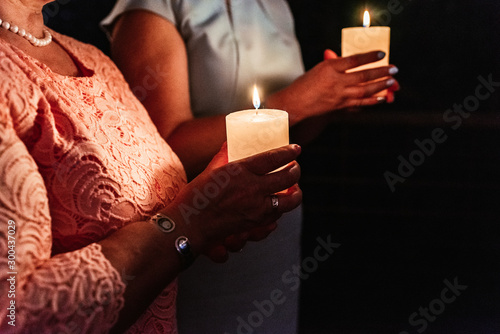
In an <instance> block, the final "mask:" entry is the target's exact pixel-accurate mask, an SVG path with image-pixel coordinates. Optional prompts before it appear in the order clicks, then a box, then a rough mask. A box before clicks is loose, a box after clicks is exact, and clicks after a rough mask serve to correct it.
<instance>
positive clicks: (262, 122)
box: [226, 87, 289, 161]
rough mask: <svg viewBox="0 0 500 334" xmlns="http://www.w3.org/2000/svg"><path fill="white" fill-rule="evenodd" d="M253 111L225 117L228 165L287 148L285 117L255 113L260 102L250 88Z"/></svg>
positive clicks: (275, 112) (276, 112)
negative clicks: (255, 155) (230, 162)
mask: <svg viewBox="0 0 500 334" xmlns="http://www.w3.org/2000/svg"><path fill="white" fill-rule="evenodd" d="M253 96H254V98H253V104H254V107H255V109H248V110H242V111H237V112H233V113H230V114H229V115H227V116H226V134H227V151H228V159H229V161H234V160H239V159H243V158H246V157H248V156H251V155H254V154H258V153H261V152H265V151H269V150H272V149H274V148H278V147H282V146H285V145H288V143H289V137H288V113H287V112H286V111H283V110H277V109H258V108H259V107H260V99H259V95H258V92H257V87H254V95H253Z"/></svg>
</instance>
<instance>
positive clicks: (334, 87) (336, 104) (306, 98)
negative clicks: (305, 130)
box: [266, 50, 399, 125]
mask: <svg viewBox="0 0 500 334" xmlns="http://www.w3.org/2000/svg"><path fill="white" fill-rule="evenodd" d="M383 57H384V54H383V53H381V52H379V51H373V52H368V53H364V54H358V55H353V56H350V57H343V58H342V57H337V55H336V54H335V53H334V52H333V51H331V50H327V51H325V57H324V58H325V60H324V61H322V62H321V63H319V64H318V65H316V66H315V67H313V68H312V69H311V70H309V71H308V72H306V73H305V74H304V75H302V76H300V77H299V78H298V79H297V80H295V81H294V82H293V83H292V84H291V85H290V86H288V87H287V88H284V89H283V90H281V91H279V92H277V93H276V94H273V95H271V96H270V97H269V98H268V100H267V103H266V107H269V108H274V107H279V108H280V109H284V110H287V111H288V113H289V114H290V124H291V125H293V124H296V123H298V122H300V121H302V120H304V119H306V118H308V117H311V116H319V115H322V114H325V113H327V112H330V111H333V110H339V109H344V108H351V107H360V106H368V105H374V104H377V103H381V102H384V101H385V100H387V101H388V102H392V100H393V99H394V95H393V92H394V91H395V90H397V89H398V87H399V85H398V83H397V81H396V80H395V79H394V78H393V75H394V74H396V73H397V68H396V67H395V66H392V65H390V66H381V67H377V68H374V69H368V70H362V71H357V72H351V73H346V71H347V70H349V69H352V68H356V67H358V66H360V65H364V64H368V63H372V62H375V61H378V60H380V59H382V58H383ZM385 89H389V91H390V93H389V95H388V97H387V98H386V99H385V100H384V99H380V98H378V97H377V96H375V95H374V94H376V93H378V92H380V91H382V90H385Z"/></svg>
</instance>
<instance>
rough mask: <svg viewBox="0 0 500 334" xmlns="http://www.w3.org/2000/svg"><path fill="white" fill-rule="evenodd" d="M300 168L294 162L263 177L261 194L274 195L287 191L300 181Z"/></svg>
mask: <svg viewBox="0 0 500 334" xmlns="http://www.w3.org/2000/svg"><path fill="white" fill-rule="evenodd" d="M300 173H301V171H300V166H299V164H298V163H297V162H296V161H293V162H291V163H289V164H288V165H286V166H285V167H284V168H283V169H281V170H279V171H277V172H273V173H270V174H267V175H264V176H263V180H262V193H263V194H265V195H268V194H274V193H277V192H280V191H282V190H285V189H288V188H290V187H291V186H293V185H294V184H296V183H297V182H299V179H300Z"/></svg>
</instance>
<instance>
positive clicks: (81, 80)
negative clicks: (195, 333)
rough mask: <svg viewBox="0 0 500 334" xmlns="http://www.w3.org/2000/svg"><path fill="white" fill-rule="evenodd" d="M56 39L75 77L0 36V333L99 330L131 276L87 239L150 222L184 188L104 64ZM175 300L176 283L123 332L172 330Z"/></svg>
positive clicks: (170, 157) (171, 158)
mask: <svg viewBox="0 0 500 334" xmlns="http://www.w3.org/2000/svg"><path fill="white" fill-rule="evenodd" d="M54 39H55V41H56V42H57V43H59V44H60V45H61V46H62V47H63V48H65V49H66V50H67V52H68V53H69V54H70V55H71V56H72V58H73V60H74V61H75V63H76V64H77V66H79V68H80V69H81V71H82V73H83V74H84V76H82V77H68V76H62V75H59V74H57V73H54V72H52V71H51V70H50V68H48V67H47V66H45V65H44V64H42V63H40V62H38V61H37V60H35V59H33V58H31V57H29V56H27V55H26V54H24V53H23V52H22V51H20V50H19V49H17V48H15V47H14V46H12V45H10V44H8V43H6V42H5V41H2V40H1V39H0V267H1V268H0V332H2V333H6V332H15V333H105V332H107V331H108V330H109V329H110V327H111V326H112V325H113V324H114V323H115V322H116V320H117V317H118V312H119V311H120V309H121V308H122V306H123V303H124V299H123V293H124V289H125V284H126V283H127V281H128V280H132V279H134V278H133V276H131V275H129V274H128V273H119V272H117V271H116V270H115V269H114V268H113V267H112V266H111V264H110V263H109V262H108V260H107V259H106V258H105V257H104V256H103V254H102V252H101V249H100V246H99V245H98V244H96V243H95V242H96V241H99V240H101V239H102V238H105V237H106V236H108V235H109V234H111V233H113V231H116V230H118V229H120V228H121V227H123V226H124V225H126V224H128V223H130V222H133V221H137V220H139V219H145V218H147V217H149V216H151V215H152V214H153V213H155V212H156V211H157V210H158V209H159V208H161V207H163V206H165V205H166V204H167V203H169V202H170V201H171V200H172V199H173V198H174V197H175V196H176V194H177V192H178V191H179V189H180V188H181V187H182V186H183V185H184V184H185V182H186V177H185V174H184V171H183V168H182V165H181V163H180V161H179V160H178V158H177V156H176V155H175V154H174V153H173V152H172V150H171V149H170V147H169V146H168V145H167V144H166V143H165V141H164V140H163V139H162V138H161V137H160V135H159V134H158V132H157V130H156V128H155V126H154V125H153V123H152V122H151V120H150V118H149V116H148V114H147V112H146V110H145V109H144V108H143V106H142V105H141V104H140V102H139V101H138V100H137V99H136V98H135V97H134V95H133V94H132V92H131V90H130V89H129V87H128V85H127V84H126V83H125V80H124V79H123V77H122V75H121V73H120V72H119V71H118V70H117V69H116V67H115V66H114V64H113V63H112V62H111V61H110V60H109V59H108V58H107V57H106V56H104V55H103V54H102V53H100V52H99V51H98V50H97V49H95V48H94V47H92V46H89V45H85V44H82V43H80V42H77V41H75V40H73V39H71V38H69V37H65V36H62V35H60V34H57V33H54ZM123 247H126V245H123ZM175 297H176V282H174V283H171V284H170V285H169V286H168V287H167V288H166V289H165V290H164V292H163V293H162V294H161V295H160V296H158V297H157V299H156V300H155V302H154V303H153V304H152V305H151V306H150V307H149V309H148V310H147V311H146V312H145V313H144V314H143V315H142V316H141V317H140V319H139V320H138V321H137V322H136V323H135V325H134V326H133V327H132V328H131V329H130V330H129V332H132V333H176V332H177V330H176V321H175ZM12 305H14V310H13V309H12ZM9 308H10V309H9ZM13 324H14V325H15V326H13Z"/></svg>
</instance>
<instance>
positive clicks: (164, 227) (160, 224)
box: [149, 213, 198, 269]
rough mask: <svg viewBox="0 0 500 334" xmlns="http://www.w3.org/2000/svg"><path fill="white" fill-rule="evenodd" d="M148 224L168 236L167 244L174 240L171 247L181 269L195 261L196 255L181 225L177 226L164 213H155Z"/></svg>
mask: <svg viewBox="0 0 500 334" xmlns="http://www.w3.org/2000/svg"><path fill="white" fill-rule="evenodd" d="M149 222H150V223H152V224H153V225H155V227H156V228H158V230H160V231H161V232H162V233H164V234H168V235H169V236H170V238H169V243H171V240H172V238H175V241H174V242H173V247H174V248H175V250H176V252H177V254H178V256H179V259H180V263H181V267H182V268H183V269H186V268H187V267H189V266H190V265H191V264H192V263H193V262H194V260H195V259H196V257H197V255H198V253H197V252H195V250H194V248H193V247H192V245H191V241H190V239H189V237H188V236H186V233H184V231H183V228H182V225H180V226H178V225H177V223H176V221H175V220H174V219H173V218H172V217H171V216H169V215H167V214H165V213H156V214H155V215H153V216H152V217H151V218H150V219H149Z"/></svg>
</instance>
